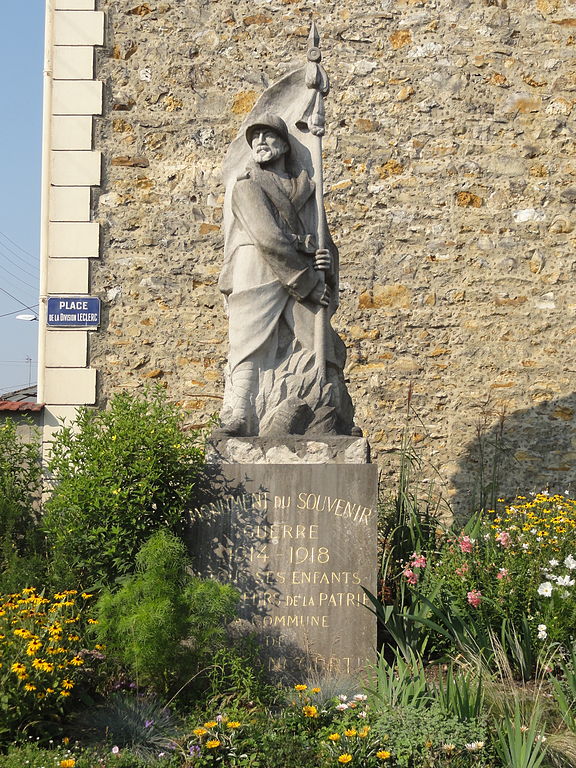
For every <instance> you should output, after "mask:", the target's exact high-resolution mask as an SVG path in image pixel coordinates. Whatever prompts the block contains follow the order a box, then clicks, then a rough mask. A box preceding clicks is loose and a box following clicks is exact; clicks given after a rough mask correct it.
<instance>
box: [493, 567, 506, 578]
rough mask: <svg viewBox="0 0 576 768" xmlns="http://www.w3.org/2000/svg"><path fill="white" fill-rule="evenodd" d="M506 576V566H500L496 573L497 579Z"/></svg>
mask: <svg viewBox="0 0 576 768" xmlns="http://www.w3.org/2000/svg"><path fill="white" fill-rule="evenodd" d="M507 576H508V568H500V570H499V571H498V573H497V574H496V578H497V579H505V578H506V577H507Z"/></svg>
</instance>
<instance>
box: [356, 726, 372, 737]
mask: <svg viewBox="0 0 576 768" xmlns="http://www.w3.org/2000/svg"><path fill="white" fill-rule="evenodd" d="M369 730H370V726H369V725H365V726H364V728H361V729H360V730H359V731H358V736H360V738H361V739H364V738H365V737H366V736H368V731H369Z"/></svg>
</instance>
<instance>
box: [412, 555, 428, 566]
mask: <svg viewBox="0 0 576 768" xmlns="http://www.w3.org/2000/svg"><path fill="white" fill-rule="evenodd" d="M410 565H411V566H412V568H426V557H425V555H417V554H416V552H414V554H413V555H412V562H411V563H410Z"/></svg>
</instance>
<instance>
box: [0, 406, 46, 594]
mask: <svg viewBox="0 0 576 768" xmlns="http://www.w3.org/2000/svg"><path fill="white" fill-rule="evenodd" d="M39 446H40V443H39V441H38V440H32V441H31V442H29V441H26V440H23V439H21V438H20V437H19V436H18V432H17V429H16V424H15V423H14V422H13V421H12V420H11V419H7V420H6V421H4V422H2V423H1V424H0V592H17V591H19V590H20V589H22V588H24V587H29V586H31V585H32V584H33V583H34V582H35V581H36V582H38V583H40V581H41V580H42V572H43V569H44V565H45V558H44V557H43V537H42V535H41V533H40V530H39V528H38V521H37V510H38V501H39V497H40V478H41V472H42V470H41V465H40V449H39Z"/></svg>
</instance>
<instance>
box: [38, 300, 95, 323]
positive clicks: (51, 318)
mask: <svg viewBox="0 0 576 768" xmlns="http://www.w3.org/2000/svg"><path fill="white" fill-rule="evenodd" d="M46 324H47V325H48V327H50V328H97V327H98V326H99V325H100V299H99V298H97V297H96V296H50V298H49V299H48V315H47V319H46Z"/></svg>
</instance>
